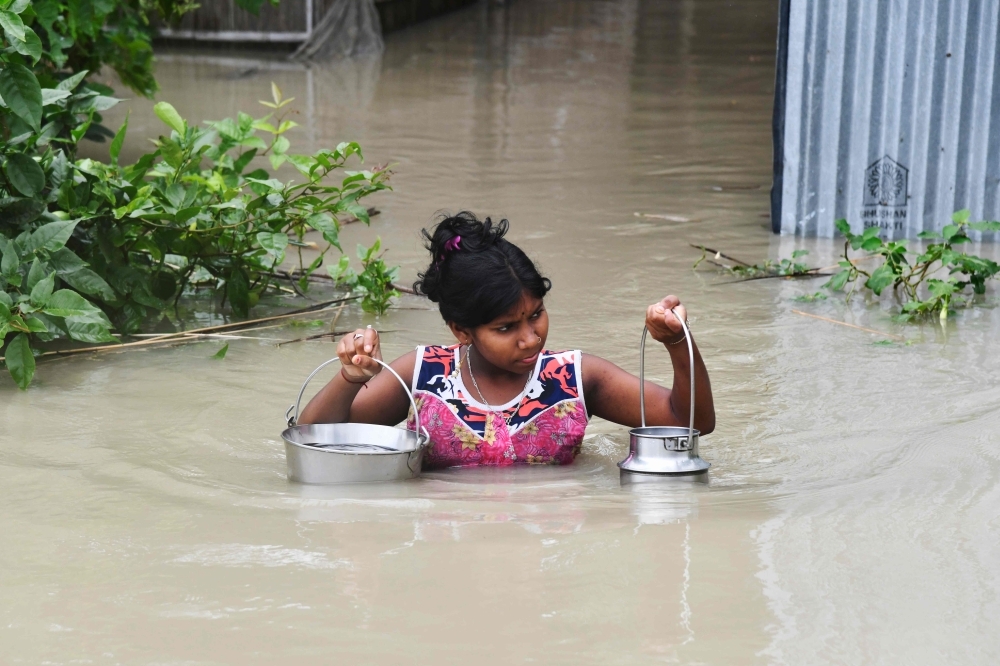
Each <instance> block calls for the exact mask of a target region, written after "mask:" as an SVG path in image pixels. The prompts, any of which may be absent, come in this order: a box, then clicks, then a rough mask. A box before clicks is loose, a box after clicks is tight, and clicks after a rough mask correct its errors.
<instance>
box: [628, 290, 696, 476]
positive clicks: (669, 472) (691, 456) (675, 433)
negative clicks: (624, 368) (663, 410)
mask: <svg viewBox="0 0 1000 666" xmlns="http://www.w3.org/2000/svg"><path fill="white" fill-rule="evenodd" d="M671 312H673V310H671ZM674 316H675V317H676V316H677V313H676V312H674ZM678 321H680V322H681V326H682V327H683V328H684V340H685V341H686V342H687V347H688V358H689V359H690V361H691V421H690V424H689V427H687V428H680V427H676V426H647V425H646V388H645V385H646V336H647V334H648V333H649V330H648V329H646V328H643V329H642V341H641V342H640V343H639V414H640V415H641V419H642V427H640V428H632V429H631V430H629V453H628V457H627V458H625V460H623V461H621V462H620V463H618V467H620V468H621V470H622V471H621V477H622V481H623V482H625V483H636V482H640V481H641V480H643V479H642V478H641V477H638V478H637V477H634V476H633V475H657V476H673V477H689V476H691V475H698V476H699V477H702V478H705V479H707V473H708V468H709V467H711V466H712V465H711V463H707V462H705V461H704V460H702V459H701V458H700V457H699V456H698V435H699V434H700V433H699V432H698V431H697V430H695V429H694V345H693V344H691V331H690V330H688V327H687V324H686V323H685V322H684V321H683V320H682V319H680V317H678ZM698 480H701V478H699V479H698Z"/></svg>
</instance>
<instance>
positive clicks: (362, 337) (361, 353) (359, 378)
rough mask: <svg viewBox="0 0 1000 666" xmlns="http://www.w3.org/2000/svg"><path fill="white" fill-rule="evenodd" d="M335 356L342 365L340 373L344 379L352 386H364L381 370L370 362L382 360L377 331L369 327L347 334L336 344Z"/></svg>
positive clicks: (379, 366)
mask: <svg viewBox="0 0 1000 666" xmlns="http://www.w3.org/2000/svg"><path fill="white" fill-rule="evenodd" d="M337 356H338V357H339V358H340V362H341V364H343V367H342V368H341V369H340V372H341V374H342V375H343V376H344V379H346V380H347V381H349V382H351V383H352V384H364V383H365V382H367V381H368V380H369V379H371V378H372V377H374V376H375V375H377V374H378V373H379V372H380V371H381V370H382V366H381V365H379V364H378V363H376V362H375V361H374V360H372V359H376V358H377V359H378V360H380V361H381V360H382V347H381V343H380V341H379V337H378V331H376V330H375V329H373V328H372V327H371V326H369V327H368V328H359V329H357V330H356V331H354V332H352V333H348V334H347V335H345V336H344V337H343V338H341V339H340V342H339V343H338V344H337Z"/></svg>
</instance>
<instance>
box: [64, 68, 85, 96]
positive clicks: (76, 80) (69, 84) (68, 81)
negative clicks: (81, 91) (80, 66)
mask: <svg viewBox="0 0 1000 666" xmlns="http://www.w3.org/2000/svg"><path fill="white" fill-rule="evenodd" d="M89 73H90V72H89V71H88V70H86V69H85V70H83V71H80V72H77V73H76V74H74V75H73V76H68V77H66V78H65V79H63V80H62V81H60V82H59V83H58V84H56V90H69V91H72V90H73V89H74V88H76V87H77V86H78V85H80V81H83V79H84V78H85V77H86V76H87V74H89Z"/></svg>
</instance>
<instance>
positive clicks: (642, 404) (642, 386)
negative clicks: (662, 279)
mask: <svg viewBox="0 0 1000 666" xmlns="http://www.w3.org/2000/svg"><path fill="white" fill-rule="evenodd" d="M670 313H671V314H673V315H674V317H676V318H677V321H679V322H680V323H681V328H683V329H684V341H685V342H687V348H688V359H689V360H690V361H691V424H690V426H689V427H688V444H690V443H691V437H692V436H693V435H694V345H693V344H691V331H690V330H689V329H688V326H687V322H685V321H684V320H683V319H681V318H680V317H678V316H677V313H676V312H674V310H673V308H671V309H670ZM648 333H649V329H648V328H646V327H645V326H643V327H642V341H641V342H640V343H639V414H640V416H641V417H642V427H643V428H645V427H646V334H648Z"/></svg>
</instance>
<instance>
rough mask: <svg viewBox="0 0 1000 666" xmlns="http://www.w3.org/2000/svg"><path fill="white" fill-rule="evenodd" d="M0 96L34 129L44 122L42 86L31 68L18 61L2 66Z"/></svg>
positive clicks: (39, 127)
mask: <svg viewBox="0 0 1000 666" xmlns="http://www.w3.org/2000/svg"><path fill="white" fill-rule="evenodd" d="M0 97H3V100H4V102H5V103H6V104H7V107H8V108H10V110H11V111H12V112H13V113H14V114H15V115H17V116H18V117H19V118H21V120H23V121H24V122H26V123H28V124H29V125H30V126H31V127H32V128H34V130H35V131H36V132H37V131H40V129H41V122H42V88H41V86H39V85H38V79H36V78H35V75H34V74H32V73H31V70H30V69H28V68H27V67H25V66H24V65H21V64H18V63H16V62H6V63H4V66H3V67H0Z"/></svg>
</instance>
